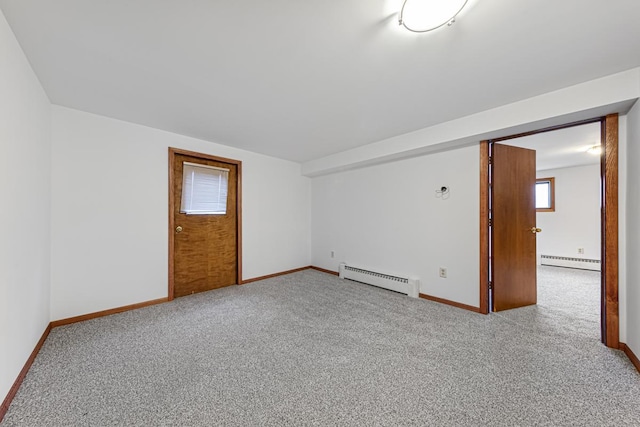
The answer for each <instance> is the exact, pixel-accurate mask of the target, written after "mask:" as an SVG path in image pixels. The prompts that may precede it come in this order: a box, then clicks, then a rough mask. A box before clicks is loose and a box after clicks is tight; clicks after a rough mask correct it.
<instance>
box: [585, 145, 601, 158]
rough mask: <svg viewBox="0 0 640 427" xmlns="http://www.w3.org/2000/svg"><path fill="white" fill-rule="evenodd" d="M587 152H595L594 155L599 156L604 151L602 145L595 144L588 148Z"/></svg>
mask: <svg viewBox="0 0 640 427" xmlns="http://www.w3.org/2000/svg"><path fill="white" fill-rule="evenodd" d="M587 153H589V154H593V155H594V156H599V155H600V154H601V153H602V146H600V145H594V146H593V147H590V148H589V149H588V150H587Z"/></svg>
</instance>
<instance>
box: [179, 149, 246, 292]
mask: <svg viewBox="0 0 640 427" xmlns="http://www.w3.org/2000/svg"><path fill="white" fill-rule="evenodd" d="M177 154H182V155H185V156H190V157H196V158H199V159H202V160H212V161H215V162H223V163H229V164H233V165H236V170H237V173H238V179H237V185H236V191H237V192H236V195H237V197H236V206H235V209H236V227H237V229H236V259H237V261H238V268H237V271H236V283H237V284H238V285H240V284H242V162H241V161H240V160H234V159H227V158H225V157H218V156H212V155H210V154H204V153H197V152H195V151H189V150H182V149H179V148H173V147H169V230H168V232H169V290H168V300H169V301H172V300H173V292H174V279H175V278H174V251H175V240H174V236H175V233H174V228H175V226H176V225H175V219H174V217H173V212H174V211H173V209H174V208H173V204H174V203H175V194H173V189H174V181H175V176H174V173H173V164H174V161H175V158H176V155H177Z"/></svg>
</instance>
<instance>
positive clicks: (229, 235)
mask: <svg viewBox="0 0 640 427" xmlns="http://www.w3.org/2000/svg"><path fill="white" fill-rule="evenodd" d="M184 162H189V163H198V164H203V165H208V166H215V167H219V168H225V169H229V182H228V195H227V213H226V214H224V215H216V214H207V215H187V214H185V213H181V212H180V203H181V197H182V170H183V163H184ZM172 167H173V191H174V195H173V197H172V199H173V208H172V211H173V225H174V236H173V239H174V257H173V258H174V265H173V272H174V287H173V296H174V297H180V296H184V295H190V294H193V293H197V292H203V291H208V290H212V289H217V288H221V287H224V286H229V285H234V284H236V283H237V277H238V233H237V230H238V223H237V221H238V218H237V212H236V206H237V197H238V194H237V187H238V185H237V184H238V171H237V165H236V164H232V163H225V162H221V161H216V160H211V159H205V158H199V157H194V156H190V155H185V154H175V156H174V160H173V165H172ZM178 226H179V227H181V229H182V230H181V231H180V232H176V231H175V227H178Z"/></svg>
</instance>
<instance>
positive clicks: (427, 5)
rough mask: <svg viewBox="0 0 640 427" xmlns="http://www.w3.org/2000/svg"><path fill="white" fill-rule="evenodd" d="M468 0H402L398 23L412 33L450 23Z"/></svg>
mask: <svg viewBox="0 0 640 427" xmlns="http://www.w3.org/2000/svg"><path fill="white" fill-rule="evenodd" d="M468 1H469V0H404V3H403V4H402V9H400V17H399V19H398V23H399V24H400V25H402V26H404V27H405V28H406V29H407V30H409V31H413V32H414V33H426V32H427V31H432V30H435V29H437V28H440V27H442V26H444V25H447V24H448V25H451V24H453V23H454V22H455V20H456V16H457V15H458V14H459V13H460V12H461V11H462V9H463V8H464V7H465V5H466V4H467V2H468Z"/></svg>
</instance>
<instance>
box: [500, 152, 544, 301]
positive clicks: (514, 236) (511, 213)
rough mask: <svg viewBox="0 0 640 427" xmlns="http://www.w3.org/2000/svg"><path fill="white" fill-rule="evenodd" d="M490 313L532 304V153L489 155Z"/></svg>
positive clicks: (533, 289) (534, 259)
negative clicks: (491, 299)
mask: <svg viewBox="0 0 640 427" xmlns="http://www.w3.org/2000/svg"><path fill="white" fill-rule="evenodd" d="M491 159H492V161H491V223H492V225H491V276H492V283H493V292H492V298H493V310H494V311H500V310H508V309H511V308H517V307H524V306H527V305H532V304H536V300H537V290H536V264H537V262H536V234H537V229H536V207H535V183H536V152H535V151H534V150H529V149H526V148H518V147H512V146H509V145H502V144H496V143H494V144H493V145H492V151H491Z"/></svg>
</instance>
